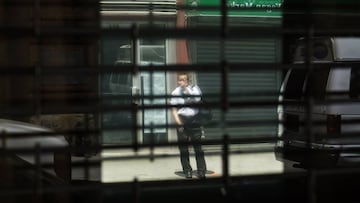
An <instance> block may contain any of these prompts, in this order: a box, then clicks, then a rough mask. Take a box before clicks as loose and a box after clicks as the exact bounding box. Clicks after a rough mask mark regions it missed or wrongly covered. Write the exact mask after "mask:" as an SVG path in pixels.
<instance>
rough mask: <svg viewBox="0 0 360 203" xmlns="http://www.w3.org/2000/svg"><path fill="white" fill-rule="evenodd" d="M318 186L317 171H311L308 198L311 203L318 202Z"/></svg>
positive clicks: (309, 173) (308, 177)
mask: <svg viewBox="0 0 360 203" xmlns="http://www.w3.org/2000/svg"><path fill="white" fill-rule="evenodd" d="M316 185H317V184H316V171H315V170H309V171H308V174H307V197H308V202H309V203H316V202H317V195H316Z"/></svg>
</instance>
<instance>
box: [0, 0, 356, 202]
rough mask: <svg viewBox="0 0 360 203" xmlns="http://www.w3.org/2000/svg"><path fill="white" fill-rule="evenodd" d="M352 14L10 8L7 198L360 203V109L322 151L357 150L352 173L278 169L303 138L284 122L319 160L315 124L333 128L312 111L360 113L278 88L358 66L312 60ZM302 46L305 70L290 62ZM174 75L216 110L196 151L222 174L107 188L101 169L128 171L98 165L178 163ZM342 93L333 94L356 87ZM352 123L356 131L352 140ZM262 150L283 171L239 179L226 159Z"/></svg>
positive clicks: (90, 5)
mask: <svg viewBox="0 0 360 203" xmlns="http://www.w3.org/2000/svg"><path fill="white" fill-rule="evenodd" d="M358 16H359V15H358V3H356V2H338V1H331V2H327V3H325V2H316V1H305V2H292V1H280V0H271V1H270V0H269V1H246V0H234V1H230V0H208V1H205V0H187V1H185V0H158V1H156V0H133V1H123V0H121V1H120V0H119V1H107V0H104V1H98V0H92V1H89V0H87V1H74V0H51V1H50V0H49V1H47V0H3V1H2V2H1V3H0V22H1V26H0V39H1V40H0V53H1V54H0V59H1V60H0V68H1V69H0V70H1V75H0V77H1V80H0V84H1V85H0V91H1V92H0V93H1V95H2V96H1V97H0V106H1V110H0V114H1V118H2V119H1V120H0V125H2V126H1V131H2V132H1V141H0V142H1V166H0V174H1V175H0V177H1V181H0V182H1V183H0V188H1V190H0V200H1V202H25V201H27V202H29V201H30V202H77V201H91V202H119V201H122V202H152V201H157V202H165V201H172V202H180V201H206V200H207V201H213V202H238V201H243V202H254V201H255V202H256V201H277V202H289V201H291V202H357V201H359V197H357V195H356V192H357V191H356V188H357V180H359V168H358V164H357V154H358V153H359V149H358V145H359V143H358V141H357V138H356V136H357V133H358V130H357V127H356V125H357V124H358V119H357V117H356V115H357V113H356V110H354V112H353V114H352V115H353V117H351V119H344V118H345V117H344V116H342V117H341V118H340V119H342V120H341V122H340V127H339V126H337V127H338V130H339V131H337V132H336V135H335V138H336V139H335V140H337V139H338V138H339V136H342V137H345V138H346V144H345V145H343V144H340V145H341V147H343V148H340V149H339V150H338V151H336V152H335V153H333V152H334V151H333V150H334V149H333V148H325V149H322V150H320V151H321V153H325V154H326V153H327V152H329V154H331V156H335V155H334V154H336V157H337V156H340V155H339V154H338V153H346V152H348V153H351V154H352V158H354V159H355V161H354V163H353V164H351V165H350V166H346V167H344V166H337V165H336V164H335V165H334V166H330V167H329V166H326V167H313V166H311V165H307V164H308V161H309V160H310V158H309V159H308V158H305V159H304V160H301V161H294V160H287V161H284V162H280V161H278V160H275V150H274V149H275V147H276V146H277V145H276V144H279V143H287V144H288V145H289V146H293V145H292V144H291V143H295V142H298V141H299V140H298V139H294V137H291V136H288V137H285V136H284V137H279V136H278V133H279V132H280V130H281V129H279V126H281V127H280V128H283V127H284V126H285V127H284V128H286V127H288V128H290V127H293V126H294V125H296V128H300V129H303V132H301V133H299V135H298V136H303V135H304V137H305V138H302V139H300V141H302V143H305V144H306V147H305V148H303V149H304V150H303V151H302V152H301V153H300V154H302V155H305V156H306V155H308V156H315V155H314V154H312V152H314V148H312V147H313V146H315V145H313V143H317V141H319V140H321V139H319V137H318V136H320V135H319V133H318V132H319V129H323V128H324V126H325V128H326V127H329V126H330V125H332V124H333V123H331V124H329V122H332V121H333V122H335V123H336V122H339V121H338V120H331V121H329V120H325V121H324V120H322V119H319V118H318V117H317V116H316V115H315V116H314V114H313V113H312V112H313V111H314V108H317V107H318V106H319V105H320V104H323V105H325V106H326V105H327V106H326V107H328V109H330V108H329V106H328V105H329V104H343V103H350V104H351V105H353V107H356V103H357V102H358V101H357V100H358V99H357V98H356V96H355V97H352V98H348V97H341V98H340V97H336V98H335V97H329V98H332V99H323V100H321V99H320V100H318V99H317V97H316V96H317V95H313V94H311V93H309V95H307V94H305V95H301V96H302V97H303V98H304V99H302V100H298V101H288V100H285V99H284V97H285V98H286V96H287V95H286V92H285V93H284V91H282V89H281V84H282V82H283V80H284V77H285V73H286V72H287V71H288V70H290V69H292V70H305V72H307V73H308V74H309V73H310V74H313V72H315V73H316V70H321V69H325V68H328V67H329V66H331V67H332V66H339V67H340V68H348V67H351V68H353V69H354V70H356V69H357V66H358V64H359V63H358V61H357V60H356V59H354V58H352V59H351V60H349V61H342V62H339V61H326V63H317V62H314V59H313V58H312V53H314V47H313V46H312V44H313V43H314V42H316V40H317V39H318V38H316V37H325V38H326V39H328V38H329V37H334V36H335V37H347V38H349V37H351V38H356V37H357V36H358V35H359V29H358V28H357V22H358ZM300 38H304V39H305V41H304V42H305V43H304V44H303V48H302V57H303V58H302V63H294V61H296V59H295V58H294V54H296V51H297V49H299V47H298V40H299V39H300ZM329 46H330V45H329ZM328 48H329V47H328ZM353 53H355V55H356V53H357V49H356V48H354V50H353ZM180 72H188V73H190V75H191V77H192V78H191V79H192V82H193V83H194V84H198V85H199V86H200V87H201V89H202V93H203V96H204V98H206V100H207V101H208V102H207V103H206V104H205V105H206V106H207V107H209V108H211V109H212V113H213V119H212V120H211V122H210V123H208V124H206V125H205V126H204V131H205V134H204V137H205V139H202V140H201V144H202V145H203V147H204V149H206V150H205V154H206V157H220V163H219V166H220V171H219V174H220V175H218V176H213V177H212V176H208V177H207V178H206V179H197V178H193V179H191V180H183V179H182V178H179V177H177V178H174V179H172V178H169V179H166V178H165V179H154V180H151V181H145V180H142V179H141V178H139V177H136V176H135V177H130V178H131V179H132V181H121V180H118V179H116V178H114V179H113V181H109V182H105V181H104V180H103V177H104V173H113V174H115V175H116V173H117V172H119V173H123V172H121V170H120V169H116V168H111V167H110V169H109V168H106V169H105V168H104V163H118V165H116V166H115V167H122V168H125V167H126V164H127V163H128V162H129V161H136V160H149V161H151V162H156V161H158V160H161V159H167V158H171V159H176V160H177V159H179V158H178V157H179V154H178V153H177V152H178V148H177V147H178V146H179V145H181V144H185V143H182V142H179V141H178V140H177V135H176V127H178V126H177V125H175V122H174V119H173V118H172V115H171V109H172V108H174V107H179V106H177V105H171V104H170V102H169V100H170V99H171V98H172V96H171V91H172V90H173V89H174V88H175V87H176V86H177V84H176V76H177V73H180ZM353 72H355V71H353ZM354 77H355V76H354ZM309 78H310V76H309ZM309 78H306V79H304V80H306V81H310V79H309ZM349 86H350V84H349ZM318 87H319V86H314V88H315V89H316V88H318ZM302 88H304V87H302ZM289 91H290V94H291V91H295V90H293V89H290V90H289ZM342 91H344V90H343V89H340V90H339V91H335V92H326V91H325V94H329V95H332V96H333V95H335V96H336V95H342V94H347V93H348V92H346V91H345V92H342ZM349 91H351V90H349ZM313 92H316V91H315V90H314V91H313ZM301 94H302V93H301ZM333 98H335V99H333ZM339 98H340V99H339ZM344 98H345V99H344ZM291 105H292V106H294V105H295V106H296V105H297V106H298V108H303V109H304V110H303V111H302V117H296V116H295V117H294V116H293V117H291V116H289V115H286V116H287V117H286V119H284V118H282V117H279V114H278V113H279V110H281V109H280V107H284V106H285V108H287V107H286V106H291ZM180 106H181V107H183V106H184V105H180ZM185 106H186V105H185ZM201 106H204V105H199V106H198V107H201ZM355 109H356V108H355ZM293 111H295V110H294V109H293ZM292 113H294V112H292ZM338 114H340V113H338ZM337 116H339V115H337ZM279 118H280V119H279ZM294 118H295V119H294ZM335 118H339V117H335ZM291 119H293V120H291ZM296 119H298V120H296ZM337 124H339V123H337ZM346 125H352V126H350V127H352V129H353V130H352V131H351V132H345V131H344V129H347V127H346ZM289 126H290V127H289ZM354 126H355V127H354ZM330 127H332V126H330ZM340 129H342V130H340ZM285 130H289V129H285ZM314 132H315V133H314ZM327 133H328V134H327V135H326V136H328V135H330V133H329V131H327ZM333 135H334V134H331V136H333ZM326 136H324V139H323V140H327V137H326ZM336 136H338V137H336ZM342 137H340V138H341V139H342ZM323 140H322V141H323ZM319 142H320V143H325V142H321V141H319ZM327 144H329V143H327ZM329 145H331V143H330V144H329ZM348 145H351V147H350V148H344V146H348ZM337 146H339V145H337ZM144 150H145V151H146V150H148V151H146V153H142V152H143V151H144ZM159 151H160V152H159ZM315 151H316V149H315ZM122 152H124V153H122ZM140 152H141V153H140ZM174 152H175V153H174ZM282 152H283V153H285V155H290V152H288V151H285V152H284V151H282ZM108 153H110V154H111V153H113V154H112V155H111V156H108V155H106V154H108ZM263 153H268V154H271V155H272V154H274V157H273V158H272V160H271V161H274V162H278V163H281V164H284V165H283V170H282V171H280V172H279V173H273V172H272V171H270V170H269V171H266V169H265V170H264V171H265V172H263V173H262V174H256V173H255V172H254V173H252V174H251V173H250V174H235V173H233V172H232V171H231V167H232V166H234V165H235V164H242V162H241V160H242V159H239V160H237V161H238V162H241V163H234V162H232V163H230V159H231V157H233V156H236V155H248V154H250V155H251V156H250V159H251V158H252V156H253V157H255V155H256V154H263ZM316 161H318V162H319V163H320V165H323V163H324V164H325V161H323V160H322V158H320V159H316ZM316 161H315V162H316ZM171 163H173V162H171ZM178 163H179V167H178V168H181V167H180V159H179V160H178ZM336 163H338V161H337V162H336ZM244 164H245V162H244ZM236 166H237V165H236ZM137 167H140V168H141V167H146V166H144V165H140V164H139V165H137ZM257 167H261V165H260V166H259V165H257ZM263 167H264V168H265V167H266V166H263ZM173 168H176V167H173ZM194 168H195V167H194ZM131 170H132V169H131V168H130V169H128V171H131ZM133 170H135V168H134V169H133ZM159 170H160V169H159ZM209 170H211V169H209ZM105 171H106V172H105ZM140 171H141V170H140ZM125 173H126V172H125ZM174 177H176V174H174ZM343 184H344V185H345V186H342V185H343Z"/></svg>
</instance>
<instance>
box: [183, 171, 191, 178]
mask: <svg viewBox="0 0 360 203" xmlns="http://www.w3.org/2000/svg"><path fill="white" fill-rule="evenodd" d="M184 174H185V178H192V172H191V171H184Z"/></svg>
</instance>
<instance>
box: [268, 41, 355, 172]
mask: <svg viewBox="0 0 360 203" xmlns="http://www.w3.org/2000/svg"><path fill="white" fill-rule="evenodd" d="M308 42H310V43H308ZM308 44H311V45H312V46H311V48H310V49H308V48H307V46H306V45H308ZM307 53H310V54H309V55H308V54H307ZM306 56H310V61H309V62H311V64H313V65H312V66H311V67H312V68H308V67H309V66H302V67H299V66H296V65H297V64H298V65H300V66H301V64H303V65H305V64H306V59H307V57H306ZM359 62H360V38H354V37H316V38H313V39H311V40H309V41H308V40H306V39H305V38H302V39H299V40H298V42H297V45H296V49H295V52H294V66H293V68H291V69H290V70H288V72H287V73H286V75H285V78H284V80H283V83H282V86H281V90H280V92H281V94H280V97H279V104H280V105H279V106H278V116H279V127H278V137H279V139H278V141H277V143H276V146H275V152H276V153H275V154H276V159H277V160H279V161H294V162H297V163H298V164H299V166H301V167H340V166H347V165H353V164H360V134H359V133H360V100H359V96H360V67H359V65H360V63H359Z"/></svg>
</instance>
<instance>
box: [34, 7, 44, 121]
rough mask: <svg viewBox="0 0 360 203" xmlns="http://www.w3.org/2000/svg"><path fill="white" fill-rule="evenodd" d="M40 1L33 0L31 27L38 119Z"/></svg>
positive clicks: (39, 113) (39, 105)
mask: <svg viewBox="0 0 360 203" xmlns="http://www.w3.org/2000/svg"><path fill="white" fill-rule="evenodd" d="M40 1H41V0H35V1H34V5H33V10H34V12H33V29H34V35H35V42H36V43H35V53H36V55H35V56H36V59H35V80H34V83H35V84H34V85H35V87H34V89H35V115H36V117H37V119H40V115H41V111H42V110H41V109H42V108H41V107H42V106H41V81H42V73H41V61H42V57H41V55H42V54H41V48H40V44H41V43H40V40H41V37H40V9H41V6H40Z"/></svg>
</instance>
